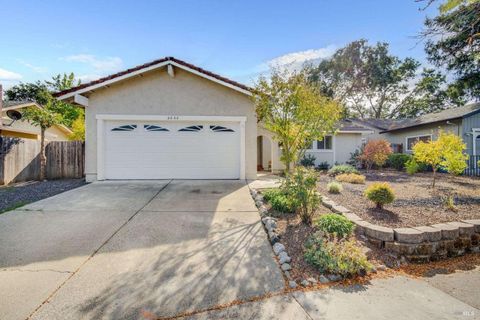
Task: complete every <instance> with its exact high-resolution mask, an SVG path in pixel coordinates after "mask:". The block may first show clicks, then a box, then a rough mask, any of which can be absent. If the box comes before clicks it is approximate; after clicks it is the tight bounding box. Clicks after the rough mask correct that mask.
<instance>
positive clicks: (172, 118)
mask: <svg viewBox="0 0 480 320" xmlns="http://www.w3.org/2000/svg"><path fill="white" fill-rule="evenodd" d="M178 119H180V117H179V116H168V117H167V120H178Z"/></svg>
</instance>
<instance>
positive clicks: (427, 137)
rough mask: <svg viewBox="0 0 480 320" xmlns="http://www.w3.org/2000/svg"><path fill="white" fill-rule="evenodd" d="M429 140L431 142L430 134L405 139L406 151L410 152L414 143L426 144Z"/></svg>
mask: <svg viewBox="0 0 480 320" xmlns="http://www.w3.org/2000/svg"><path fill="white" fill-rule="evenodd" d="M430 140H432V135H431V134H428V135H424V136H414V137H407V143H406V145H407V151H412V150H413V146H414V145H415V143H417V142H419V141H423V142H428V141H430Z"/></svg>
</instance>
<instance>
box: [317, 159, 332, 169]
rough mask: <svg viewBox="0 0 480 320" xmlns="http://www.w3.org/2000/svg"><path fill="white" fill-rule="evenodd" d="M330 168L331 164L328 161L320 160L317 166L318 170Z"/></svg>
mask: <svg viewBox="0 0 480 320" xmlns="http://www.w3.org/2000/svg"><path fill="white" fill-rule="evenodd" d="M329 168H330V165H329V164H328V162H327V161H323V162H320V164H319V165H318V166H317V169H318V170H328V169H329Z"/></svg>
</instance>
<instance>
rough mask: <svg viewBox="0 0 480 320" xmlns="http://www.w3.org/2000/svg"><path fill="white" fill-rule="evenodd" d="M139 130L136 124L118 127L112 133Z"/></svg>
mask: <svg viewBox="0 0 480 320" xmlns="http://www.w3.org/2000/svg"><path fill="white" fill-rule="evenodd" d="M135 129H137V125H136V124H126V125H124V126H118V127H115V128H113V129H112V131H133V130H135Z"/></svg>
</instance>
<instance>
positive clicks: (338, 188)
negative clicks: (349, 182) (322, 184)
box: [327, 181, 343, 193]
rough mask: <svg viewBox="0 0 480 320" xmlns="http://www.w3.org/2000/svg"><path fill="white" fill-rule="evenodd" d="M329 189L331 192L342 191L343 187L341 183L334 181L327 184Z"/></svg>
mask: <svg viewBox="0 0 480 320" xmlns="http://www.w3.org/2000/svg"><path fill="white" fill-rule="evenodd" d="M327 190H328V192H330V193H341V192H342V191H343V187H342V184H341V183H338V182H336V181H332V182H330V183H329V184H327Z"/></svg>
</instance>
